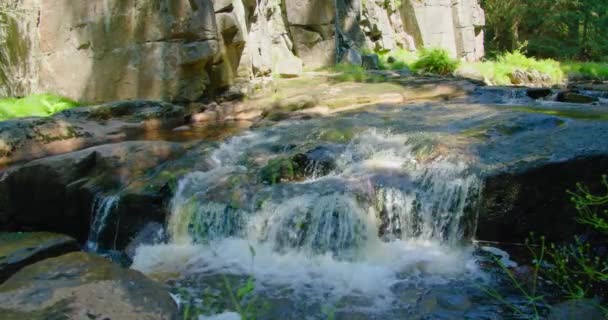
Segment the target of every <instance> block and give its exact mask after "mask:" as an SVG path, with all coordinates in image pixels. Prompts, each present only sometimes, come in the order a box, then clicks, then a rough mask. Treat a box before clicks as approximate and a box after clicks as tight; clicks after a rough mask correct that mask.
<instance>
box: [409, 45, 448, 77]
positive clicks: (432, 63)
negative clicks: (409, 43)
mask: <svg viewBox="0 0 608 320" xmlns="http://www.w3.org/2000/svg"><path fill="white" fill-rule="evenodd" d="M456 68H458V60H455V59H452V58H451V57H450V54H449V53H448V52H447V51H446V50H444V49H439V48H434V49H423V50H422V51H421V52H420V58H419V59H418V60H417V61H416V62H414V63H413V64H412V70H413V71H415V72H416V73H433V74H438V75H444V76H445V75H450V74H452V73H453V72H454V71H456Z"/></svg>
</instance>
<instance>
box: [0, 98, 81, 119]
mask: <svg viewBox="0 0 608 320" xmlns="http://www.w3.org/2000/svg"><path fill="white" fill-rule="evenodd" d="M78 105H79V104H78V103H77V102H75V101H72V100H70V99H68V98H64V97H60V96H57V95H54V94H48V93H45V94H33V95H29V96H27V97H25V98H21V99H16V98H4V99H0V121H3V120H8V119H13V118H21V117H33V116H36V117H46V116H50V115H53V114H55V113H57V112H60V111H63V110H66V109H70V108H74V107H77V106H78Z"/></svg>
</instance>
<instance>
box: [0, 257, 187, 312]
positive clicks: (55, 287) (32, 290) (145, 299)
mask: <svg viewBox="0 0 608 320" xmlns="http://www.w3.org/2000/svg"><path fill="white" fill-rule="evenodd" d="M0 310H2V312H3V316H4V317H3V319H124V320H136V319H137V320H140V319H141V320H157V319H158V320H173V319H177V318H178V313H177V306H176V305H175V303H174V302H173V300H172V298H171V296H170V295H169V293H168V292H167V291H166V290H165V289H164V288H163V287H162V286H161V285H160V284H157V283H155V282H154V281H152V280H150V279H148V278H146V277H145V276H144V275H143V274H141V273H140V272H137V271H134V270H130V269H124V268H121V267H120V266H118V265H115V264H113V263H111V262H110V261H109V260H106V259H104V258H102V257H99V256H95V255H91V254H88V253H83V252H76V253H70V254H66V255H63V256H60V257H57V258H51V259H46V260H43V261H41V262H38V263H35V264H33V265H30V266H28V267H25V268H23V269H22V270H21V271H19V272H17V273H16V274H14V275H13V276H12V277H11V278H10V279H8V280H7V281H6V282H5V283H4V284H2V285H1V286H0Z"/></svg>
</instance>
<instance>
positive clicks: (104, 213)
mask: <svg viewBox="0 0 608 320" xmlns="http://www.w3.org/2000/svg"><path fill="white" fill-rule="evenodd" d="M119 200H120V197H119V196H117V195H112V196H104V195H99V194H98V195H96V196H95V199H94V201H93V208H92V214H93V223H92V224H91V229H90V231H89V238H88V239H87V243H86V244H85V247H86V248H87V250H90V251H97V250H98V249H99V238H100V236H101V233H102V232H103V231H104V229H105V228H106V225H107V224H108V219H109V218H110V215H111V214H112V212H113V211H114V210H115V209H116V208H117V207H118V201H119Z"/></svg>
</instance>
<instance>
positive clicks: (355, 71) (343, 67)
mask: <svg viewBox="0 0 608 320" xmlns="http://www.w3.org/2000/svg"><path fill="white" fill-rule="evenodd" d="M331 71H333V72H336V73H337V74H336V75H335V76H334V77H333V79H334V80H337V81H340V82H381V81H383V80H384V77H382V76H378V75H374V74H371V73H369V72H368V71H367V70H365V68H363V67H361V66H356V65H353V64H347V63H340V64H337V65H335V66H334V67H332V68H331Z"/></svg>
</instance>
